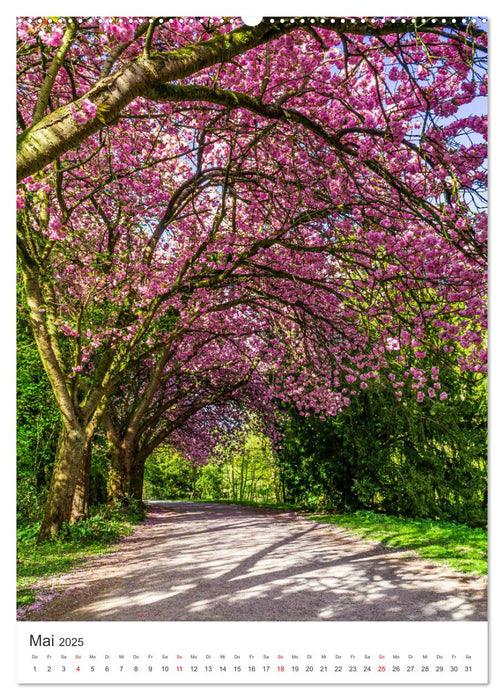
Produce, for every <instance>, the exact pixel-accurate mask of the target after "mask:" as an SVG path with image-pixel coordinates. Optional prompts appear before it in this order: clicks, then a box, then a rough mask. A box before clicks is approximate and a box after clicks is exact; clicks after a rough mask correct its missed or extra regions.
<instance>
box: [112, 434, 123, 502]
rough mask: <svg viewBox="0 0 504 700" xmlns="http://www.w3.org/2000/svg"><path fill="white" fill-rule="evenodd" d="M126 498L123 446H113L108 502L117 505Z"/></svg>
mask: <svg viewBox="0 0 504 700" xmlns="http://www.w3.org/2000/svg"><path fill="white" fill-rule="evenodd" d="M123 498H126V460H125V455H124V449H123V446H122V445H117V444H113V445H112V462H111V464H110V470H109V484H108V501H109V503H111V504H112V503H117V502H118V501H121V500H122V499H123Z"/></svg>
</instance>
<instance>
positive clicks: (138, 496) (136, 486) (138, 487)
mask: <svg viewBox="0 0 504 700" xmlns="http://www.w3.org/2000/svg"><path fill="white" fill-rule="evenodd" d="M144 473H145V459H142V458H141V457H139V456H137V457H136V458H135V459H134V460H133V462H132V465H131V476H130V482H129V495H130V496H131V498H134V499H135V500H138V501H141V500H142V495H143V484H144Z"/></svg>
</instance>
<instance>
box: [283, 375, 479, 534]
mask: <svg viewBox="0 0 504 700" xmlns="http://www.w3.org/2000/svg"><path fill="white" fill-rule="evenodd" d="M441 376H442V381H443V386H444V387H445V388H446V389H447V391H448V392H449V396H448V398H447V399H446V400H444V401H443V402H439V401H434V400H431V399H429V398H428V397H427V398H424V400H422V401H421V402H419V401H415V400H414V399H411V398H407V397H406V398H403V400H402V401H401V402H398V401H397V398H396V397H395V396H394V394H393V393H392V391H391V390H390V389H389V388H388V387H386V386H380V385H373V386H372V387H369V388H368V389H366V390H365V391H362V392H360V393H359V394H358V395H357V396H355V397H354V399H353V400H352V403H351V405H350V407H349V408H348V410H346V411H344V412H342V413H341V414H339V415H338V416H337V417H334V418H332V419H329V420H326V421H323V420H321V419H320V418H317V417H314V416H311V417H309V418H306V417H305V418H300V417H299V416H298V415H296V413H294V412H291V414H290V418H289V421H288V423H287V425H286V426H285V436H284V440H283V450H282V451H281V452H280V453H279V461H280V478H281V482H282V487H283V497H284V499H285V500H287V501H291V502H294V503H298V504H301V505H303V506H305V507H308V508H322V509H326V510H342V509H344V510H347V511H355V510H359V509H370V510H374V511H377V512H382V513H389V514H395V515H405V516H412V517H417V516H419V517H430V518H435V519H439V520H453V521H456V522H460V523H467V524H469V525H474V526H478V525H484V524H485V523H486V492H487V469H486V456H487V453H486V449H487V434H486V426H487V415H486V381H485V380H484V379H483V378H482V377H479V378H478V377H477V376H474V375H467V374H465V373H464V374H463V373H460V372H442V373H441Z"/></svg>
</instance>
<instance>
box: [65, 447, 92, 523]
mask: <svg viewBox="0 0 504 700" xmlns="http://www.w3.org/2000/svg"><path fill="white" fill-rule="evenodd" d="M91 451H92V450H91V440H88V441H87V444H86V446H85V449H84V456H83V459H82V463H81V466H80V469H79V473H78V475H77V482H76V484H75V492H74V497H73V503H72V512H71V514H70V522H71V523H75V522H77V521H78V520H85V519H86V518H89V483H90V478H91Z"/></svg>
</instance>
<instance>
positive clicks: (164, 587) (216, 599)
mask: <svg viewBox="0 0 504 700" xmlns="http://www.w3.org/2000/svg"><path fill="white" fill-rule="evenodd" d="M52 583H53V584H55V585H56V586H57V587H58V588H61V589H62V590H63V593H62V594H61V595H59V596H57V597H56V598H54V599H53V600H52V601H50V602H49V603H47V604H46V605H44V606H42V607H41V608H39V610H37V611H36V612H35V611H31V612H30V613H29V614H27V616H26V618H25V619H27V620H247V621H250V620H369V621H373V620H486V619H487V611H486V583H485V581H484V580H483V579H481V578H477V577H471V576H466V575H464V574H459V573H456V572H453V571H451V570H449V569H447V568H444V567H442V566H437V565H435V564H432V563H430V562H426V561H422V560H420V559H416V558H411V556H408V554H407V553H405V552H398V551H395V552H392V551H390V550H388V551H387V550H385V549H384V548H383V547H381V546H380V545H379V544H377V543H374V542H365V541H363V540H359V539H356V538H355V537H351V536H349V535H348V533H347V531H344V530H339V529H337V528H335V527H334V526H328V525H324V524H322V523H314V522H312V521H311V520H308V519H307V518H303V517H301V516H299V515H297V514H294V513H282V512H278V511H265V510H262V509H254V508H248V507H242V506H234V505H220V504H210V503H188V502H177V501H166V502H164V501H163V502H156V503H155V504H151V505H150V508H149V515H148V518H147V520H146V521H145V522H143V523H142V524H141V525H139V526H137V527H136V528H135V532H134V533H133V534H132V535H130V536H129V537H127V538H125V539H124V540H123V541H122V542H121V545H120V547H118V548H117V550H116V551H114V552H112V553H110V554H107V555H105V556H103V557H100V558H98V559H91V560H89V561H88V562H87V563H86V564H85V565H82V566H80V567H79V568H77V569H74V570H73V571H71V572H69V573H68V574H65V575H63V576H60V577H58V578H57V579H54V580H53V581H52Z"/></svg>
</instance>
